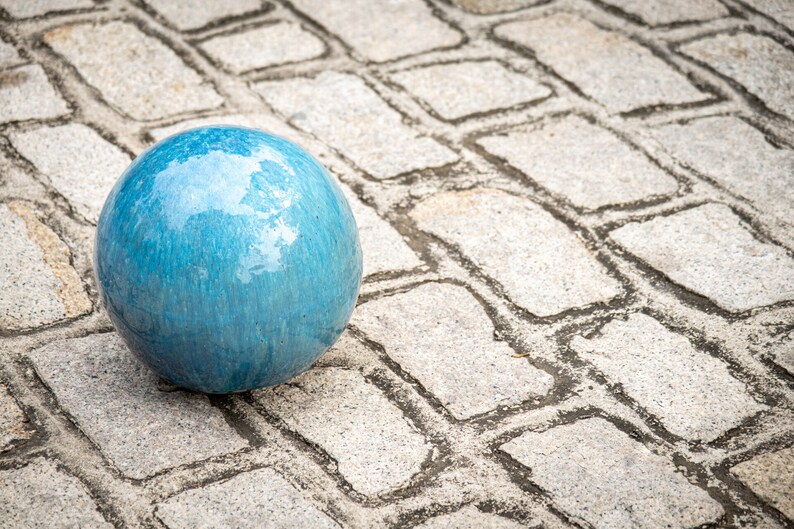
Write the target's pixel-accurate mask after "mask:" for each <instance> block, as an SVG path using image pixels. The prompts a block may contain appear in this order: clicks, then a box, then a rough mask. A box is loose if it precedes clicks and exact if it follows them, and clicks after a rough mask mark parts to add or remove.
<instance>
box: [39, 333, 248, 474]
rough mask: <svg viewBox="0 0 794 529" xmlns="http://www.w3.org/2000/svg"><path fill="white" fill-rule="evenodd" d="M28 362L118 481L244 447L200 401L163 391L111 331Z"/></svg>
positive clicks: (59, 345) (55, 347)
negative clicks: (109, 464)
mask: <svg viewBox="0 0 794 529" xmlns="http://www.w3.org/2000/svg"><path fill="white" fill-rule="evenodd" d="M30 358H31V360H32V361H33V365H34V366H35V368H36V372H37V373H38V374H39V376H40V377H41V379H42V380H43V381H44V383H45V384H47V386H48V387H49V388H50V389H51V390H52V392H53V393H54V394H55V398H56V399H57V400H58V403H59V404H60V406H61V407H62V408H63V409H64V411H66V412H67V413H68V414H69V415H70V416H71V417H73V418H74V419H75V421H76V422H77V425H78V426H79V427H80V429H81V430H82V431H83V432H84V433H85V434H86V435H87V436H88V437H89V438H90V439H91V440H92V441H93V442H94V444H96V445H97V446H98V447H99V449H100V450H101V451H102V452H103V453H104V454H105V456H107V458H108V459H110V460H111V461H112V462H113V464H114V465H115V466H116V468H118V469H119V470H120V471H121V473H122V474H124V475H125V476H128V477H131V478H135V479H143V478H146V477H148V476H151V475H153V474H156V473H158V472H161V471H163V470H165V469H168V468H171V467H175V466H178V465H184V464H187V463H193V462H195V461H201V460H203V459H208V458H211V457H214V456H219V455H222V454H226V453H229V452H234V451H236V450H239V449H241V448H244V447H246V446H247V442H246V441H245V440H244V439H242V438H241V437H240V436H239V435H238V434H237V433H236V432H235V431H234V429H233V428H232V427H231V426H229V424H228V423H227V422H226V421H225V419H224V418H223V415H222V414H221V413H220V411H218V410H217V409H216V408H214V407H213V406H211V405H210V403H209V401H208V400H207V397H206V396H204V395H200V394H198V393H189V392H183V391H176V392H163V391H160V390H159V389H158V387H157V386H158V379H157V377H156V375H154V373H152V372H151V371H150V370H149V369H148V368H147V367H145V366H144V365H143V364H141V363H140V362H139V361H138V360H136V359H135V358H134V357H133V356H132V353H130V351H129V350H128V349H127V347H126V346H125V345H124V343H123V342H122V341H121V338H119V337H118V336H117V335H116V334H115V333H106V334H94V335H90V336H87V337H85V338H72V339H67V340H61V341H57V342H53V343H51V344H49V345H47V346H44V347H42V348H40V349H37V350H35V351H33V352H31V353H30Z"/></svg>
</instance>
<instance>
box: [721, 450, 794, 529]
mask: <svg viewBox="0 0 794 529" xmlns="http://www.w3.org/2000/svg"><path fill="white" fill-rule="evenodd" d="M731 474H733V475H734V476H736V477H737V478H739V480H741V481H742V483H744V484H745V485H747V486H748V487H749V488H750V489H751V490H752V491H753V492H755V493H756V494H757V495H758V496H759V497H760V498H762V499H763V500H764V501H765V502H768V503H769V504H770V505H772V506H773V507H774V508H776V509H777V510H779V511H780V512H782V513H783V514H784V515H786V516H787V517H788V518H790V519H791V520H794V494H792V491H794V448H784V449H783V450H778V451H777V452H768V453H765V454H761V455H758V456H755V457H754V458H752V459H750V460H748V461H745V462H743V463H739V464H738V465H736V466H734V467H733V468H731Z"/></svg>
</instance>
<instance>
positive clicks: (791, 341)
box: [772, 331, 794, 376]
mask: <svg viewBox="0 0 794 529" xmlns="http://www.w3.org/2000/svg"><path fill="white" fill-rule="evenodd" d="M772 358H774V360H775V363H776V364H777V365H779V366H780V367H782V368H783V369H785V370H786V371H788V372H789V374H791V375H792V376H794V331H792V332H790V333H789V334H788V336H786V337H785V338H784V339H783V340H782V341H781V342H780V343H778V344H777V345H775V346H774V348H773V349H772Z"/></svg>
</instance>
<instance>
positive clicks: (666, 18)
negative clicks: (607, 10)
mask: <svg viewBox="0 0 794 529" xmlns="http://www.w3.org/2000/svg"><path fill="white" fill-rule="evenodd" d="M603 2H604V3H605V4H608V5H611V6H613V7H616V8H618V9H620V10H621V11H623V12H625V13H628V14H630V15H634V16H635V17H637V18H639V19H640V20H642V21H643V22H645V23H646V24H649V25H651V26H661V25H665V24H673V23H676V22H697V21H701V20H711V19H714V18H720V17H725V16H728V15H729V14H730V12H729V11H728V9H727V8H726V7H725V6H724V5H722V4H721V3H720V2H718V1H717V0H697V2H693V1H692V0H652V1H648V0H603Z"/></svg>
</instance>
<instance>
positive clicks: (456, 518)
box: [416, 505, 537, 529]
mask: <svg viewBox="0 0 794 529" xmlns="http://www.w3.org/2000/svg"><path fill="white" fill-rule="evenodd" d="M521 527H527V526H526V525H523V524H519V523H517V522H514V521H513V520H510V519H508V518H503V517H501V516H497V515H495V514H490V513H484V512H481V511H479V510H478V509H476V508H474V507H472V506H470V505H467V506H465V507H463V508H462V509H460V510H458V511H455V512H453V513H449V514H442V515H440V516H436V517H434V518H430V519H429V520H427V521H426V522H424V523H421V524H419V525H417V526H416V529H519V528H521ZM536 527H537V526H536Z"/></svg>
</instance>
